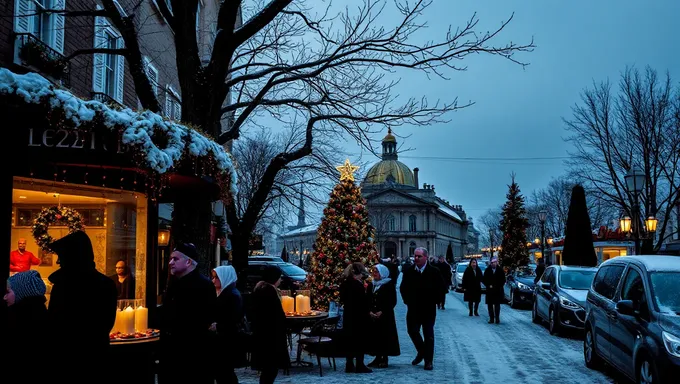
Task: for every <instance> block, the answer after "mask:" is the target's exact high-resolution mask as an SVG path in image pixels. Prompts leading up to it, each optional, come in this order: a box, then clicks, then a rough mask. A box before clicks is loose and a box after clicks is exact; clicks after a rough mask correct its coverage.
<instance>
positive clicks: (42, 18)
mask: <svg viewBox="0 0 680 384" xmlns="http://www.w3.org/2000/svg"><path fill="white" fill-rule="evenodd" d="M30 1H31V2H33V4H34V7H35V8H34V9H35V12H34V16H33V26H32V30H31V33H32V34H33V35H34V36H35V37H37V38H39V39H40V40H42V41H43V42H44V43H47V44H50V43H51V42H52V30H53V29H54V27H53V25H52V15H53V14H52V13H49V12H45V10H46V9H52V0H30Z"/></svg>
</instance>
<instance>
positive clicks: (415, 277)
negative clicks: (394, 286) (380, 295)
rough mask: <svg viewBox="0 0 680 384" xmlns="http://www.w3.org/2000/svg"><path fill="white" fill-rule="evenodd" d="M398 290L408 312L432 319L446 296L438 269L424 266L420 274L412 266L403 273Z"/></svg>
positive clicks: (428, 265) (445, 288) (427, 265)
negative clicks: (438, 305) (443, 296)
mask: <svg viewBox="0 0 680 384" xmlns="http://www.w3.org/2000/svg"><path fill="white" fill-rule="evenodd" d="M399 290H400V292H401V297H402V299H403V300H404V304H406V305H407V306H408V310H409V311H415V313H419V314H420V315H421V316H432V317H434V316H436V306H437V304H439V303H440V302H441V299H442V295H444V294H446V292H447V287H446V285H444V279H442V275H441V273H439V269H437V268H435V267H433V266H431V265H430V264H426V265H425V269H424V270H423V272H422V273H421V272H418V270H417V269H416V266H415V264H414V265H412V266H411V267H409V268H408V269H407V270H405V271H404V272H403V277H402V278H401V286H400V288H399Z"/></svg>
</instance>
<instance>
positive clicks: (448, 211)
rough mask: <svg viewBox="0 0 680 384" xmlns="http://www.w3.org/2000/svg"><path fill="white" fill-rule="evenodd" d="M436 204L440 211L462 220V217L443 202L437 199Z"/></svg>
mask: <svg viewBox="0 0 680 384" xmlns="http://www.w3.org/2000/svg"><path fill="white" fill-rule="evenodd" d="M437 206H438V207H439V210H440V211H442V212H443V213H445V214H447V215H449V216H451V217H453V218H454V219H456V220H460V221H463V219H462V218H461V217H460V216H459V215H458V214H457V213H456V211H454V210H453V209H451V208H449V207H447V206H446V205H444V204H443V203H441V202H439V201H437Z"/></svg>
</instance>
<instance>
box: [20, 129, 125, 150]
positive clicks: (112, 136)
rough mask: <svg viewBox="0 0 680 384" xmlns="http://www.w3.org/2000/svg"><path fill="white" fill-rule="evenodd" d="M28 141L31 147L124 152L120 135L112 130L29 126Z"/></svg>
mask: <svg viewBox="0 0 680 384" xmlns="http://www.w3.org/2000/svg"><path fill="white" fill-rule="evenodd" d="M27 132H28V137H27V138H26V140H27V141H26V143H27V146H28V147H31V148H36V147H37V148H70V149H75V150H82V151H104V152H109V153H123V145H122V143H121V142H120V137H119V136H118V134H117V133H115V132H112V131H104V130H100V131H82V130H75V129H53V128H29V129H28V130H27Z"/></svg>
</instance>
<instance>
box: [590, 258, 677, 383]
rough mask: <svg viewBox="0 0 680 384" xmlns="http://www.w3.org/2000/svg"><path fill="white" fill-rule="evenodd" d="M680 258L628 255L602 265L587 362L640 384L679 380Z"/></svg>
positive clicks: (594, 293)
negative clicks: (604, 367)
mask: <svg viewBox="0 0 680 384" xmlns="http://www.w3.org/2000/svg"><path fill="white" fill-rule="evenodd" d="M678 287H680V257H675V256H642V255H641V256H626V257H617V258H614V259H610V260H607V261H605V262H604V263H602V265H601V266H600V269H599V271H598V272H597V275H596V276H595V279H594V280H593V283H592V286H591V287H590V290H589V291H588V297H587V304H586V325H585V339H584V341H583V357H584V359H585V363H586V366H588V367H589V368H597V367H598V366H599V365H600V364H601V363H602V362H603V361H605V362H607V363H609V365H611V366H613V367H614V368H616V369H618V370H619V371H621V372H622V373H623V374H625V375H626V376H628V377H629V378H631V379H633V380H635V381H636V382H638V383H657V382H658V383H671V382H677V380H678V375H680V294H678Z"/></svg>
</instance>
